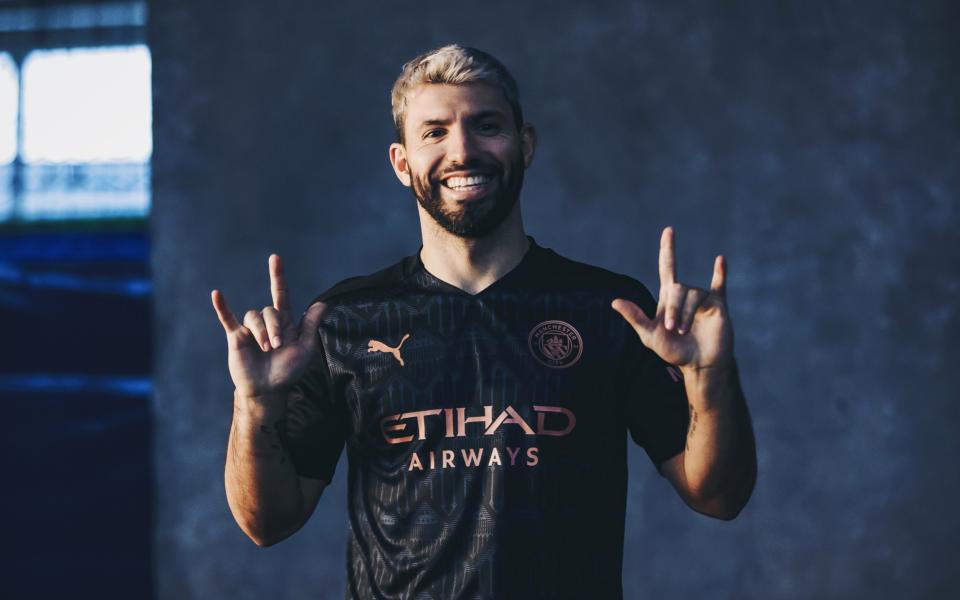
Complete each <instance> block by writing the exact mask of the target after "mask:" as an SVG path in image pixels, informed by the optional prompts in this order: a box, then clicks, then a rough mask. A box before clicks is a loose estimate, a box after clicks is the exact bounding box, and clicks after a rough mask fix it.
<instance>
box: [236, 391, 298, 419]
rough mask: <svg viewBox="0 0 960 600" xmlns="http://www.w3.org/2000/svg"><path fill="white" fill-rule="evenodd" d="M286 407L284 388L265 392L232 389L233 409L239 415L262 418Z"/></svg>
mask: <svg viewBox="0 0 960 600" xmlns="http://www.w3.org/2000/svg"><path fill="white" fill-rule="evenodd" d="M286 407H287V392H286V390H278V391H275V392H267V393H246V392H241V391H239V390H234V391H233V409H234V411H235V412H237V413H238V414H240V415H241V416H248V417H259V418H263V417H266V416H268V415H270V414H272V413H276V412H277V411H283V410H285V409H286Z"/></svg>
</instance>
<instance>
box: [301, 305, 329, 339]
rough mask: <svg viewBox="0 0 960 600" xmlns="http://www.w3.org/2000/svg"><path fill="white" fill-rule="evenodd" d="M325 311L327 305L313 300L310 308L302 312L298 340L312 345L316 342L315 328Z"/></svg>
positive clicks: (318, 325)
mask: <svg viewBox="0 0 960 600" xmlns="http://www.w3.org/2000/svg"><path fill="white" fill-rule="evenodd" d="M326 312H327V305H326V304H324V303H323V302H314V303H313V304H311V305H310V308H308V309H307V311H306V312H305V313H303V320H302V321H301V322H300V342H301V343H304V344H308V345H310V346H313V345H314V344H316V343H317V328H318V327H320V319H322V318H323V315H324V314H325V313H326Z"/></svg>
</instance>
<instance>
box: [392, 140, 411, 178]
mask: <svg viewBox="0 0 960 600" xmlns="http://www.w3.org/2000/svg"><path fill="white" fill-rule="evenodd" d="M390 164H391V165H393V172H394V173H396V175H397V179H399V180H400V183H402V184H403V185H405V186H407V187H410V166H409V165H408V164H407V149H406V148H404V147H403V144H400V143H397V142H394V143H392V144H390Z"/></svg>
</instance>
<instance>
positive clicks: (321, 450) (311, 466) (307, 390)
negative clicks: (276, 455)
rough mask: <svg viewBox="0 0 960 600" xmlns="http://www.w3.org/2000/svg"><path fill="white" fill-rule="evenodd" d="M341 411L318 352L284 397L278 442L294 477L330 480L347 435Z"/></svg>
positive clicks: (342, 410) (321, 353) (343, 407)
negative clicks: (287, 455) (290, 464)
mask: <svg viewBox="0 0 960 600" xmlns="http://www.w3.org/2000/svg"><path fill="white" fill-rule="evenodd" d="M345 410H346V409H345V405H344V403H343V402H337V401H336V395H335V394H334V393H333V386H332V384H331V382H330V374H329V370H328V368H327V360H326V356H325V354H324V352H323V350H322V348H321V349H320V351H318V352H317V353H316V355H315V357H314V359H313V361H312V362H311V363H310V366H309V367H308V369H307V371H306V373H305V375H304V376H303V377H302V378H301V379H300V381H299V382H297V384H295V385H294V386H293V387H292V388H291V390H290V392H289V394H288V395H287V411H286V422H285V427H284V429H283V437H282V439H283V445H284V448H285V449H286V450H287V453H288V454H289V455H290V457H291V459H292V460H293V466H294V468H295V469H296V471H297V474H298V475H300V476H302V477H309V478H311V479H320V480H323V481H326V482H327V483H329V482H330V481H331V480H332V479H333V473H334V471H335V470H336V467H337V461H338V460H339V459H340V454H341V452H342V451H343V445H344V441H345V440H346V435H347V419H346V413H345Z"/></svg>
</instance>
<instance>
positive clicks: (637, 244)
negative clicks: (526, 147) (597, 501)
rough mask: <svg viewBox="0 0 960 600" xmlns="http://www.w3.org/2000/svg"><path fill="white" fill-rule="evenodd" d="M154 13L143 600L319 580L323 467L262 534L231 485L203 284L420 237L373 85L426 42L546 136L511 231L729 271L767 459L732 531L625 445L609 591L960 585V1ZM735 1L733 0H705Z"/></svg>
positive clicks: (939, 593)
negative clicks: (309, 499) (279, 263)
mask: <svg viewBox="0 0 960 600" xmlns="http://www.w3.org/2000/svg"><path fill="white" fill-rule="evenodd" d="M900 4H901V5H900V6H894V3H889V2H883V3H880V2H869V3H866V2H863V3H858V2H831V3H819V2H814V3H799V2H797V3H789V2H782V3H781V2H776V3H774V2H766V1H762V0H758V1H755V2H724V3H700V2H693V1H684V2H677V1H671V2H667V1H663V2H656V3H654V2H620V3H609V4H605V5H604V6H603V7H601V8H597V7H589V8H588V7H586V6H583V7H580V6H578V5H576V4H574V3H572V2H556V1H554V2H549V3H542V4H537V3H517V2H510V1H500V0H498V1H494V2H487V3H484V4H479V3H471V4H457V3H451V2H444V3H438V2H413V3H409V2H408V3H403V4H398V3H389V4H387V3H384V4H383V5H381V4H379V3H374V2H350V3H346V2H344V3H335V4H330V3H309V2H289V1H280V2H272V3H266V2H241V3H228V4H224V5H223V6H219V7H218V6H215V5H214V3H203V2H194V1H192V0H191V1H187V0H170V1H167V2H163V3H153V4H152V6H151V14H150V27H151V34H150V43H151V44H152V48H153V58H154V86H155V88H154V95H155V114H154V119H155V128H154V131H155V136H156V137H155V150H154V161H155V162H154V169H155V170H154V173H155V180H154V191H155V197H154V210H153V220H152V233H153V236H154V257H153V258H154V260H153V267H154V270H155V271H154V275H155V280H156V308H155V314H156V325H157V327H156V332H157V344H158V346H157V353H156V374H155V377H156V390H157V391H156V405H155V412H156V439H155V443H156V454H155V456H156V468H157V523H156V547H155V550H156V572H157V582H158V583H157V585H158V590H159V597H160V598H164V599H167V598H170V599H173V598H177V599H188V598H227V597H231V598H257V597H283V598H337V597H340V596H341V595H342V590H343V586H344V539H345V530H346V513H345V499H344V486H343V475H344V465H343V464H341V466H340V470H339V471H338V476H337V479H336V481H335V483H334V485H333V486H332V487H331V488H330V489H329V490H328V491H327V492H326V493H325V495H324V497H323V498H322V500H321V502H320V506H319V508H318V509H317V512H316V513H315V515H314V517H313V518H312V520H311V521H310V522H309V523H308V525H307V526H306V527H305V528H304V529H303V530H302V531H301V532H299V533H297V534H296V535H295V536H293V537H292V538H290V539H289V540H287V541H285V542H283V543H282V544H280V545H278V546H274V547H272V548H268V549H259V548H257V547H255V546H254V545H253V544H252V543H251V542H249V541H248V540H247V539H246V538H245V537H244V535H243V534H242V533H241V531H240V530H239V528H238V527H237V526H236V525H235V523H234V522H233V520H232V518H231V516H230V513H229V511H228V508H227V504H226V500H225V495H224V489H223V476H222V475H223V473H222V471H223V463H224V456H225V446H226V439H227V432H228V428H229V424H230V413H231V389H232V386H231V384H230V380H229V376H228V373H227V368H226V349H225V344H224V339H223V333H222V330H221V329H220V326H219V324H218V323H217V321H216V318H215V316H214V313H213V311H212V309H211V308H210V303H209V296H208V295H209V291H210V289H211V288H214V287H218V288H220V289H222V290H225V292H226V293H227V297H228V298H229V300H230V301H231V302H232V304H233V306H234V308H235V309H236V310H237V311H241V310H243V309H247V308H251V307H256V308H260V307H262V306H263V305H265V304H267V303H269V295H268V287H267V270H266V259H267V255H268V254H269V253H270V252H279V253H280V254H281V256H283V257H284V259H285V260H286V261H287V264H288V271H289V279H290V281H291V285H292V287H293V299H294V301H295V306H296V307H299V308H301V309H302V308H303V307H304V306H305V303H306V302H307V301H308V300H309V299H310V298H312V297H313V296H314V295H315V294H317V293H319V292H320V291H322V290H324V289H326V288H327V287H328V286H329V285H331V284H333V283H334V282H336V281H338V280H340V279H342V278H344V277H347V276H349V275H356V274H363V273H367V272H370V271H372V270H374V269H377V268H380V267H381V266H385V265H387V264H389V263H392V262H394V261H395V260H396V259H397V258H398V257H399V256H401V255H406V254H409V253H411V252H413V251H414V250H415V249H416V248H417V245H418V235H419V234H418V229H417V221H416V211H415V209H414V203H413V200H412V199H411V198H410V196H409V194H408V192H407V190H406V188H402V187H401V186H400V185H399V183H397V182H396V180H395V178H394V176H393V173H392V171H391V170H390V167H389V164H388V161H387V153H386V148H387V145H388V144H389V142H390V141H391V128H390V117H389V101H388V90H389V87H390V85H391V83H392V81H393V78H394V77H395V76H396V74H397V73H398V71H399V68H400V65H401V64H402V63H403V62H404V61H405V60H406V59H408V58H410V57H412V56H413V55H415V54H416V53H418V52H420V51H422V50H425V49H428V48H430V47H434V46H437V45H440V44H442V43H446V42H449V41H458V42H460V43H465V44H469V45H476V46H478V47H481V48H484V49H487V50H488V51H490V52H492V53H493V54H495V55H496V56H498V57H500V58H501V59H502V60H503V61H504V62H505V63H506V64H507V65H508V66H510V67H511V68H512V69H513V70H514V72H515V75H516V76H517V78H518V80H519V82H520V85H521V94H522V97H523V100H524V106H525V110H526V112H527V115H528V118H529V119H530V120H531V121H533V122H534V123H535V124H537V125H538V127H539V131H540V147H539V150H538V155H537V158H536V160H535V163H534V165H533V167H532V169H531V171H529V173H528V179H527V184H526V187H525V192H524V195H523V203H524V210H525V218H526V222H527V225H528V230H529V231H530V232H531V233H532V234H533V235H534V236H535V237H536V238H537V239H538V241H540V242H542V243H543V244H545V245H547V246H550V247H553V248H555V249H557V250H558V251H560V252H561V253H562V254H566V255H568V256H571V257H573V258H576V259H580V260H584V261H587V262H591V263H594V264H598V265H601V266H605V267H607V268H611V269H614V270H618V271H621V272H625V273H629V274H631V275H634V276H636V277H638V278H640V279H641V280H643V281H645V282H647V283H648V285H649V286H651V287H652V288H653V289H656V285H657V279H656V273H657V271H656V260H657V242H658V239H659V233H660V230H661V229H662V227H663V226H665V225H667V224H672V225H674V226H675V227H676V231H677V249H678V250H677V252H678V270H679V275H680V278H681V280H682V281H685V282H688V283H690V284H694V285H700V286H702V287H706V286H707V285H708V284H709V279H710V268H711V265H712V260H713V257H714V256H715V255H716V254H718V253H721V252H722V253H725V254H726V255H727V257H728V261H729V272H730V283H729V301H730V305H731V311H732V319H733V323H734V327H735V332H736V350H737V355H738V357H739V361H740V364H741V368H742V372H743V380H744V386H745V388H746V392H747V395H748V400H749V403H750V407H751V410H752V412H753V417H754V423H755V427H756V432H757V438H758V445H759V460H760V478H759V482H758V485H757V489H756V492H755V494H754V497H753V499H752V501H751V503H750V505H749V506H748V507H747V509H746V510H745V511H744V512H743V513H742V515H741V516H740V518H739V519H737V520H736V521H734V522H732V523H723V522H717V521H712V520H710V519H707V518H705V517H701V516H699V515H696V514H695V513H693V512H691V511H689V510H688V509H686V508H685V507H684V506H682V505H681V502H680V501H679V500H678V499H677V497H676V496H675V495H674V493H673V492H672V490H671V489H670V488H669V485H668V484H667V483H666V482H665V480H662V479H660V478H659V477H657V476H656V474H655V472H654V470H653V469H652V468H651V466H650V464H649V463H648V462H647V461H646V459H645V457H644V456H643V454H642V452H638V451H633V453H632V455H631V459H632V463H631V464H632V467H631V488H630V496H629V514H628V529H627V532H626V549H625V558H624V560H625V575H624V588H625V591H626V593H627V597H640V596H644V597H651V598H653V597H657V598H700V597H703V594H708V597H711V598H813V597H817V598H851V597H871V598H902V597H946V596H948V595H951V592H952V593H953V594H956V593H957V591H958V588H960V585H958V584H957V583H956V580H955V578H954V577H953V573H952V570H953V568H954V565H956V564H958V558H960V556H958V554H960V552H958V541H957V540H958V538H960V535H958V534H960V527H958V516H957V515H958V513H957V511H956V510H955V508H954V502H953V499H954V498H956V497H957V495H958V493H960V489H958V488H960V485H958V480H957V477H956V467H955V465H954V464H953V462H954V460H955V459H956V457H957V456H958V454H960V452H958V450H960V448H958V446H960V444H958V441H957V440H958V436H957V435H956V431H955V430H956V423H957V422H958V421H960V410H958V405H960V404H958V402H957V400H958V398H957V388H958V386H957V383H958V377H957V369H956V365H957V364H958V359H960V357H958V350H957V348H958V344H957V340H958V339H960V318H958V310H957V302H956V298H957V294H958V291H960V273H958V268H957V262H956V251H957V249H958V248H960V243H958V241H960V235H958V233H957V227H958V225H960V223H958V214H957V212H958V211H957V200H958V190H960V175H958V173H960V169H958V158H960V152H958V150H960V79H958V77H957V74H958V73H960V42H958V40H960V35H958V34H957V31H958V24H960V10H958V5H957V3H955V2H950V1H946V0H945V1H942V2H936V1H924V2H903V3H900ZM721 6H722V8H721Z"/></svg>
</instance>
